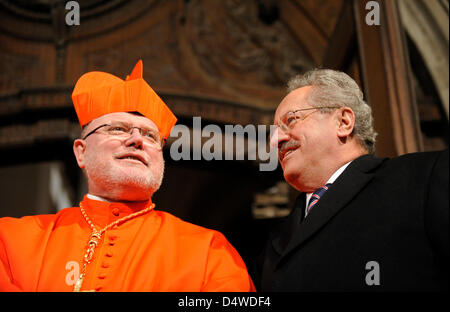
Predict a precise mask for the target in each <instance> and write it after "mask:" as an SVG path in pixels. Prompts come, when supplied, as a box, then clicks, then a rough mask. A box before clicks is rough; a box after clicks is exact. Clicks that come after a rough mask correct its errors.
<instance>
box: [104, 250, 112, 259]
mask: <svg viewBox="0 0 450 312" xmlns="http://www.w3.org/2000/svg"><path fill="white" fill-rule="evenodd" d="M105 256H107V257H109V258H111V257H112V256H113V254H112V252H110V251H108V252H107V253H106V254H105Z"/></svg>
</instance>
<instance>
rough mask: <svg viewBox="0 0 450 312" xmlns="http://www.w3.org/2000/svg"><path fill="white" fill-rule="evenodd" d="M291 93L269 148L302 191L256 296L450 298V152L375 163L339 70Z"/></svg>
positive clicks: (300, 80) (271, 250) (354, 96)
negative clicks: (412, 294)
mask: <svg viewBox="0 0 450 312" xmlns="http://www.w3.org/2000/svg"><path fill="white" fill-rule="evenodd" d="M289 91H290V92H289V93H288V95H287V96H286V97H285V98H284V99H283V101H282V102H281V103H280V105H279V106H278V108H277V111H276V113H275V118H274V121H275V125H276V126H277V128H276V131H275V132H274V135H273V136H272V139H271V143H272V144H273V145H277V146H278V148H279V161H280V163H281V166H282V168H283V173H284V177H285V179H286V181H287V182H288V183H289V184H290V185H291V186H293V187H294V188H295V189H297V190H299V191H301V192H302V193H301V194H300V195H299V197H298V198H297V200H296V203H295V206H294V209H293V211H292V213H291V214H290V215H289V216H288V217H287V218H286V219H285V220H283V222H281V223H280V224H278V227H277V228H276V229H274V230H273V231H272V233H271V234H270V238H269V241H268V243H267V245H266V247H265V249H264V251H263V253H262V255H261V257H260V258H259V259H258V263H257V270H258V274H257V275H256V276H255V282H256V284H257V288H259V290H262V291H429V290H430V291H436V290H448V287H449V276H448V262H449V198H448V194H449V155H448V151H445V152H430V153H414V154H407V155H403V156H400V157H397V158H393V159H380V158H376V157H374V156H373V155H372V154H373V153H374V147H375V137H376V133H375V131H374V129H373V118H372V113H371V109H370V107H369V106H368V105H367V104H366V103H365V102H364V100H363V95H362V92H361V91H360V89H359V87H358V85H357V84H356V83H355V82H354V81H353V80H352V79H351V78H350V77H349V76H348V75H346V74H344V73H342V72H337V71H333V70H325V69H319V70H314V71H310V72H308V73H306V74H305V75H303V76H297V77H295V78H294V79H292V80H291V81H290V83H289ZM258 286H259V287H258Z"/></svg>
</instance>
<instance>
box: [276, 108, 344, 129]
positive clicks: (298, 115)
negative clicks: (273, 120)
mask: <svg viewBox="0 0 450 312" xmlns="http://www.w3.org/2000/svg"><path fill="white" fill-rule="evenodd" d="M322 108H339V107H337V106H318V107H310V108H303V109H297V110H294V111H289V112H287V113H285V114H284V115H283V116H281V117H280V118H279V121H278V127H279V128H280V129H281V130H282V131H283V132H284V133H289V131H291V130H292V129H293V128H294V126H295V124H296V123H297V121H303V120H305V119H306V118H307V117H308V116H309V115H311V114H312V113H314V112H316V111H313V112H310V113H305V111H310V110H317V109H322Z"/></svg>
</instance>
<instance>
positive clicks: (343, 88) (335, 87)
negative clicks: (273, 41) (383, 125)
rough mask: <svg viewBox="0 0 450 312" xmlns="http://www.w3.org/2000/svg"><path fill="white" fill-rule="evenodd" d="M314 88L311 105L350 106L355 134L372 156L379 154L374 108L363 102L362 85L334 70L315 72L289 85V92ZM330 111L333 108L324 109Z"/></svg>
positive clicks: (294, 79)
mask: <svg viewBox="0 0 450 312" xmlns="http://www.w3.org/2000/svg"><path fill="white" fill-rule="evenodd" d="M305 86H312V89H311V91H310V92H309V94H308V97H307V102H308V103H309V104H310V105H311V106H313V107H314V106H316V107H317V106H332V107H344V106H346V107H349V108H351V109H352V111H353V113H354V114H355V127H354V129H353V134H354V135H355V137H356V138H357V139H358V141H359V142H360V144H361V145H362V146H363V147H364V148H365V149H366V150H367V151H368V152H369V153H371V154H374V153H375V138H376V136H377V133H376V132H375V130H374V128H373V117H372V109H371V108H370V106H369V105H368V104H367V103H366V102H365V101H364V100H363V93H362V92H361V89H360V88H359V86H358V84H357V83H356V82H355V81H354V80H353V79H352V78H350V76H348V75H347V74H345V73H343V72H340V71H335V70H331V69H314V70H311V71H308V72H306V73H304V74H302V75H297V76H295V77H294V78H292V79H291V80H289V82H288V92H291V91H293V90H295V89H298V88H301V87H305ZM321 111H322V112H324V113H325V112H330V111H332V109H321Z"/></svg>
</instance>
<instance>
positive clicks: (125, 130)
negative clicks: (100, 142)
mask: <svg viewBox="0 0 450 312" xmlns="http://www.w3.org/2000/svg"><path fill="white" fill-rule="evenodd" d="M101 128H103V129H102V133H104V134H107V135H110V136H114V137H118V138H129V137H130V136H131V135H132V133H133V129H138V131H139V133H140V135H141V136H142V137H143V138H144V142H145V143H147V144H149V145H150V146H152V147H155V148H157V149H162V148H163V147H164V145H165V143H166V141H165V140H164V139H162V138H161V137H160V135H159V133H158V132H157V131H155V130H152V129H145V128H139V127H133V126H131V125H129V124H127V123H123V122H112V123H111V124H104V125H101V126H98V127H97V128H95V129H94V130H92V131H91V132H89V133H88V134H86V135H85V136H84V138H83V139H82V140H86V138H87V137H88V136H90V135H91V134H93V133H95V132H96V131H97V130H99V129H101Z"/></svg>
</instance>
